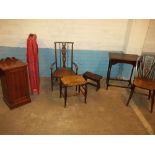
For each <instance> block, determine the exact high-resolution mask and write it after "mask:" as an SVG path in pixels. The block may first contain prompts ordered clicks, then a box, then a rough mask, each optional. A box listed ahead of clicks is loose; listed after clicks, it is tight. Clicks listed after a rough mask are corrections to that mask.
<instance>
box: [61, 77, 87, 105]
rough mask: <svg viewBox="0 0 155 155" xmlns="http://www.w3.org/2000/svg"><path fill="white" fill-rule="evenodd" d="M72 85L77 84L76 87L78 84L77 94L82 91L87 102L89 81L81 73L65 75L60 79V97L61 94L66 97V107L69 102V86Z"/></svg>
mask: <svg viewBox="0 0 155 155" xmlns="http://www.w3.org/2000/svg"><path fill="white" fill-rule="evenodd" d="M72 86H76V88H77V86H78V93H77V94H76V95H78V94H80V92H81V93H82V94H83V96H84V99H85V103H86V99H87V81H86V80H85V79H84V78H83V77H82V76H80V75H71V76H64V77H62V78H61V80H60V97H61V96H63V97H64V102H65V105H64V107H66V102H67V88H68V87H72ZM62 88H64V94H63V92H62ZM76 90H77V89H76Z"/></svg>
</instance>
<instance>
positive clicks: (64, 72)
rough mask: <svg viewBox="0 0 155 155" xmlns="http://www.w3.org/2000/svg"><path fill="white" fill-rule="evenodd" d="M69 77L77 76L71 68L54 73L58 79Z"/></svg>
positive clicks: (60, 69) (59, 69)
mask: <svg viewBox="0 0 155 155" xmlns="http://www.w3.org/2000/svg"><path fill="white" fill-rule="evenodd" d="M68 75H75V72H74V71H73V70H71V69H70V68H58V69H57V70H56V71H55V72H54V73H53V76H54V77H56V78H61V77H64V76H68Z"/></svg>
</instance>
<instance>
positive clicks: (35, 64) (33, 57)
mask: <svg viewBox="0 0 155 155" xmlns="http://www.w3.org/2000/svg"><path fill="white" fill-rule="evenodd" d="M26 56H27V64H28V72H29V81H30V88H31V93H32V94H34V93H37V94H39V91H40V78H39V59H38V44H37V36H36V34H30V35H29V36H28V38H27V54H26Z"/></svg>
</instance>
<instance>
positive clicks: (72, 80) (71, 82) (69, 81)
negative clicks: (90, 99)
mask: <svg viewBox="0 0 155 155" xmlns="http://www.w3.org/2000/svg"><path fill="white" fill-rule="evenodd" d="M61 81H62V83H63V85H64V86H76V85H83V84H86V83H87V81H86V80H85V79H84V78H83V76H81V75H73V76H65V77H63V78H61Z"/></svg>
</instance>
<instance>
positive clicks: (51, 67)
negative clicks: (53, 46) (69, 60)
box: [50, 62, 56, 72]
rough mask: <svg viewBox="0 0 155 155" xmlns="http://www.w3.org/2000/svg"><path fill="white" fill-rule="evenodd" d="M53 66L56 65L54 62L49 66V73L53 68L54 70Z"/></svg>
mask: <svg viewBox="0 0 155 155" xmlns="http://www.w3.org/2000/svg"><path fill="white" fill-rule="evenodd" d="M55 65H56V62H53V63H52V64H51V66H50V69H51V72H52V70H53V68H54V66H55Z"/></svg>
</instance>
